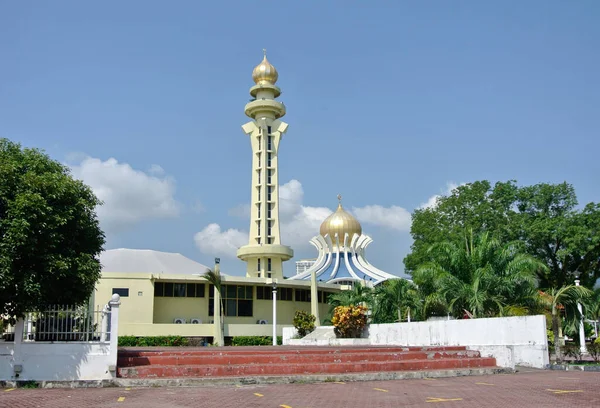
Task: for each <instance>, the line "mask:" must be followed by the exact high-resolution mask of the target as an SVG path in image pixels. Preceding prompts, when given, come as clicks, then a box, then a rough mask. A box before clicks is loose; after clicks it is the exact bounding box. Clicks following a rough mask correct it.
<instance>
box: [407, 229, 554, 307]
mask: <svg viewBox="0 0 600 408" xmlns="http://www.w3.org/2000/svg"><path fill="white" fill-rule="evenodd" d="M429 256H430V258H431V259H432V261H430V262H428V263H426V264H424V265H423V266H421V267H420V268H419V269H418V270H417V271H415V273H414V274H413V278H414V281H415V283H416V284H417V285H418V286H419V287H421V288H422V290H423V294H424V296H425V298H426V299H428V298H430V299H436V300H437V303H438V304H442V305H443V304H444V303H445V305H447V307H448V310H449V312H450V313H452V315H454V316H455V317H461V316H463V315H464V314H465V313H467V314H470V315H472V316H473V317H484V316H498V315H500V316H502V315H506V314H509V313H510V312H511V311H513V310H523V309H525V310H528V309H530V308H533V307H535V306H536V304H537V297H538V296H537V290H536V286H535V273H536V271H537V270H538V269H543V268H545V265H544V264H543V263H541V262H540V261H538V260H536V259H535V258H533V257H531V256H530V255H527V254H524V253H522V252H520V251H519V247H518V245H516V244H504V245H502V244H501V243H500V241H498V240H497V239H494V238H492V237H491V236H490V235H489V234H488V233H483V234H481V235H479V236H477V237H476V238H473V235H470V236H466V237H465V239H464V243H463V245H462V246H457V245H456V244H454V243H453V242H443V243H438V244H434V245H432V246H431V247H430V250H429ZM518 314H522V312H519V313H518Z"/></svg>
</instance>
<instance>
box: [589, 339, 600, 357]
mask: <svg viewBox="0 0 600 408" xmlns="http://www.w3.org/2000/svg"><path fill="white" fill-rule="evenodd" d="M599 339H600V337H598V338H597V339H596V341H594V342H593V343H591V344H588V346H587V351H588V353H589V354H590V357H592V358H593V359H594V361H595V362H596V363H598V362H600V341H598V340H599Z"/></svg>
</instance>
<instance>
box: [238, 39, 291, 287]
mask: <svg viewBox="0 0 600 408" xmlns="http://www.w3.org/2000/svg"><path fill="white" fill-rule="evenodd" d="M263 54H264V57H263V60H262V62H261V63H260V64H258V65H257V66H256V67H255V68H254V70H253V71H252V79H253V80H254V83H255V84H256V85H254V86H253V87H252V88H250V95H252V97H253V98H254V99H253V100H251V101H250V102H249V103H247V104H246V108H245V112H246V116H248V117H250V118H251V119H252V120H251V121H250V122H248V123H246V124H245V125H244V126H242V129H243V130H244V133H246V134H247V135H248V136H249V137H250V145H251V147H252V188H251V206H250V207H251V212H250V233H249V237H248V245H245V246H243V247H241V248H240V249H239V250H238V252H237V256H238V258H240V259H241V260H243V261H245V262H246V263H247V269H246V276H248V277H255V278H256V277H258V278H279V279H283V261H287V260H288V259H290V258H292V257H293V256H294V251H292V249H291V248H290V247H288V246H285V245H281V237H280V234H279V165H278V156H279V144H280V142H281V138H282V136H283V134H284V133H285V131H286V130H287V127H288V125H287V123H285V122H283V121H281V120H280V118H281V117H283V116H284V115H285V112H286V111H285V105H284V104H283V103H281V102H279V101H277V100H276V98H277V97H278V96H279V95H281V90H280V89H279V87H278V86H276V85H275V83H276V82H277V79H278V77H279V74H278V73H277V70H276V69H275V67H274V66H273V65H272V64H271V63H270V62H269V61H268V60H267V50H266V49H264V48H263Z"/></svg>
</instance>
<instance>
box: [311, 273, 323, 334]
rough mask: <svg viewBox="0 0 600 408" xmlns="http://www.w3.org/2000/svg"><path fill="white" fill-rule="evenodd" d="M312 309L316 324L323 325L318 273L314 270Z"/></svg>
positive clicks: (312, 275) (312, 276)
mask: <svg viewBox="0 0 600 408" xmlns="http://www.w3.org/2000/svg"><path fill="white" fill-rule="evenodd" d="M310 311H311V313H312V315H313V316H314V317H315V326H317V327H318V326H320V325H321V319H320V318H319V291H318V287H317V273H316V272H315V271H312V273H311V274H310Z"/></svg>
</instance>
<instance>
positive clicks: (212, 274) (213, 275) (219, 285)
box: [202, 265, 225, 346]
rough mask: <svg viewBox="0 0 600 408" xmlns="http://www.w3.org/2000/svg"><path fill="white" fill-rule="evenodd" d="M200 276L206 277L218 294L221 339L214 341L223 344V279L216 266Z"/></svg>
mask: <svg viewBox="0 0 600 408" xmlns="http://www.w3.org/2000/svg"><path fill="white" fill-rule="evenodd" d="M217 266H218V265H217ZM202 277H203V278H204V279H206V280H207V281H208V283H210V284H211V285H213V286H214V288H215V290H216V291H217V293H218V294H219V300H220V307H219V311H218V313H219V317H218V319H220V320H221V341H216V343H219V344H218V345H219V346H224V345H225V344H221V343H224V342H225V307H224V305H223V292H222V289H223V280H222V279H221V271H220V270H219V269H218V268H215V270H212V269H209V270H208V271H206V272H205V273H204V274H203V275H202Z"/></svg>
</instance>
